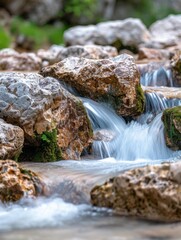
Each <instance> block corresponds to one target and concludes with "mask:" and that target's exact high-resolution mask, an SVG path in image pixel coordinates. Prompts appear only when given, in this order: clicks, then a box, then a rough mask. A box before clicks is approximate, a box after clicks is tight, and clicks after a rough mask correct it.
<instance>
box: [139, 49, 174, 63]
mask: <svg viewBox="0 0 181 240" xmlns="http://www.w3.org/2000/svg"><path fill="white" fill-rule="evenodd" d="M171 55H172V54H171V53H170V52H169V51H168V50H165V49H153V48H143V47H142V48H140V49H139V52H138V60H143V59H146V60H154V61H160V60H162V61H163V60H169V59H170V58H171Z"/></svg>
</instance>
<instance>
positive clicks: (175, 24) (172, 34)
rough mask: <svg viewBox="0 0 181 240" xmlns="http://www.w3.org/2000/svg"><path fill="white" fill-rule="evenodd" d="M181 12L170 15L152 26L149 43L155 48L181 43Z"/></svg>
mask: <svg viewBox="0 0 181 240" xmlns="http://www.w3.org/2000/svg"><path fill="white" fill-rule="evenodd" d="M180 25H181V14H178V15H170V16H168V17H166V18H164V19H162V20H158V21H156V22H155V23H153V24H152V25H151V27H150V29H149V30H150V33H151V36H152V37H151V39H152V40H151V42H150V43H148V44H149V45H150V46H152V47H154V48H165V47H170V46H174V45H177V44H179V43H180V40H181V30H180Z"/></svg>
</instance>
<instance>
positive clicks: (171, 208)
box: [91, 162, 181, 221]
mask: <svg viewBox="0 0 181 240" xmlns="http://www.w3.org/2000/svg"><path fill="white" fill-rule="evenodd" d="M180 169H181V163H180V162H179V163H171V164H169V163H164V164H161V165H157V166H146V167H143V168H137V169H134V170H129V171H126V172H124V173H122V174H120V175H118V176H116V177H114V178H111V179H110V180H108V181H107V182H106V183H104V184H103V185H100V186H96V187H94V188H93V189H92V191H91V202H92V204H93V205H94V206H98V207H107V208H111V209H113V210H114V211H115V212H116V213H118V214H121V215H128V216H137V217H140V218H146V219H151V220H161V221H178V220H179V221H180V220H181V170H180Z"/></svg>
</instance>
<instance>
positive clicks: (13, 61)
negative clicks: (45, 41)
mask: <svg viewBox="0 0 181 240" xmlns="http://www.w3.org/2000/svg"><path fill="white" fill-rule="evenodd" d="M41 63H42V62H41V59H40V58H39V57H37V56H36V55H35V54H34V53H18V52H16V51H15V50H13V49H8V48H7V49H3V50H1V51H0V70H1V71H2V70H3V71H4V70H8V71H27V72H28V71H38V70H40V68H41Z"/></svg>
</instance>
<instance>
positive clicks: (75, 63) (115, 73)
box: [41, 54, 144, 116]
mask: <svg viewBox="0 0 181 240" xmlns="http://www.w3.org/2000/svg"><path fill="white" fill-rule="evenodd" d="M41 74H42V75H44V76H52V77H55V78H57V79H59V80H61V81H63V82H65V83H68V84H70V85H71V86H72V87H74V88H75V89H76V90H77V91H78V92H79V93H81V94H82V95H83V96H86V97H90V98H92V99H94V100H100V101H105V102H109V103H110V104H112V106H113V108H114V109H115V110H116V112H117V113H118V114H119V115H123V116H138V115H140V114H141V113H142V111H143V108H144V96H143V92H142V89H141V87H140V84H139V72H138V70H137V67H136V65H135V63H134V59H133V57H131V56H129V55H127V54H122V55H120V56H118V57H115V58H112V59H105V60H92V59H85V58H77V57H70V58H66V59H64V60H63V61H61V62H59V63H56V64H54V65H52V66H49V67H45V68H43V69H42V70H41Z"/></svg>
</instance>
